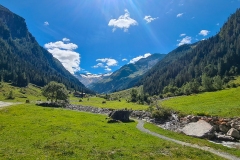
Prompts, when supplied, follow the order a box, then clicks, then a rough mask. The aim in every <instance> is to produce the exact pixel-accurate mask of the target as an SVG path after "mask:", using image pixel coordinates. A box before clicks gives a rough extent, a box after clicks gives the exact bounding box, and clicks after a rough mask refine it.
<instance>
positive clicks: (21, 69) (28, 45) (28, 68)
mask: <svg viewBox="0 0 240 160" xmlns="http://www.w3.org/2000/svg"><path fill="white" fill-rule="evenodd" d="M0 33H1V34H0V44H1V45H0V46H1V47H0V68H1V70H0V76H1V78H2V80H4V81H7V82H9V81H11V82H12V84H14V85H17V86H26V85H27V84H28V83H33V84H36V85H38V86H44V85H46V84H47V83H48V82H50V81H57V82H60V83H63V84H64V85H66V87H67V88H69V89H70V88H72V89H75V90H84V91H85V92H89V93H90V92H92V91H90V90H89V89H87V88H86V87H85V86H84V85H83V84H82V83H81V82H79V81H78V80H77V79H76V78H75V77H74V76H73V75H72V74H70V73H69V72H68V71H67V70H66V69H65V68H64V67H63V65H62V64H61V63H60V62H59V61H58V60H57V59H56V58H54V57H53V56H52V54H50V53H49V52H48V51H47V50H45V49H44V48H43V47H41V46H40V45H39V44H38V43H37V41H36V40H35V38H34V37H33V36H32V34H31V33H30V32H29V31H28V29H27V25H26V23H25V19H24V18H22V17H20V16H18V15H17V14H15V13H13V12H11V11H10V10H9V9H7V8H5V7H4V6H2V5H0Z"/></svg>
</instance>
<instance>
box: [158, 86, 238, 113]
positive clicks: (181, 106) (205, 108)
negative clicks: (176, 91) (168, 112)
mask: <svg viewBox="0 0 240 160" xmlns="http://www.w3.org/2000/svg"><path fill="white" fill-rule="evenodd" d="M239 97H240V87H238V88H231V89H226V90H222V91H217V92H205V93H202V94H196V95H191V96H181V97H175V98H171V99H169V100H164V101H162V102H161V105H162V106H163V107H166V108H172V109H174V110H177V111H180V112H181V113H184V114H195V115H196V114H205V115H213V116H220V117H235V116H239V115H240V100H239Z"/></svg>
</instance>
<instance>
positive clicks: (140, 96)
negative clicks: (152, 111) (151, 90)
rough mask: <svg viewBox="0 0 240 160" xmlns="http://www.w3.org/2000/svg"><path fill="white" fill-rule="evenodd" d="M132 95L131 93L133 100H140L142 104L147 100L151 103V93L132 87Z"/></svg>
mask: <svg viewBox="0 0 240 160" xmlns="http://www.w3.org/2000/svg"><path fill="white" fill-rule="evenodd" d="M130 95H131V98H130V101H131V102H138V103H140V104H144V103H145V102H146V103H148V104H149V103H150V100H149V95H148V94H145V93H143V92H141V93H138V91H137V90H136V89H132V90H131V92H130Z"/></svg>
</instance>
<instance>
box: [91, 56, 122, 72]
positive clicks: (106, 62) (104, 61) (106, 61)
mask: <svg viewBox="0 0 240 160" xmlns="http://www.w3.org/2000/svg"><path fill="white" fill-rule="evenodd" d="M96 61H97V62H100V63H98V64H96V65H95V66H92V68H104V70H105V71H108V72H109V71H111V70H112V69H111V68H110V67H112V66H117V64H118V61H116V60H115V59H112V58H101V59H97V60H96Z"/></svg>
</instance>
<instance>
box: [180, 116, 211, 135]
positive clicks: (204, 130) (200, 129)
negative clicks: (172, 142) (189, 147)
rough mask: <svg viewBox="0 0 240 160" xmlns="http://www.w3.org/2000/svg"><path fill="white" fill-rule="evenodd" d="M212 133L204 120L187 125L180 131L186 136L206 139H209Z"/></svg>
mask: <svg viewBox="0 0 240 160" xmlns="http://www.w3.org/2000/svg"><path fill="white" fill-rule="evenodd" d="M213 131H214V130H213V126H211V125H210V124H209V123H207V122H206V121H204V120H199V121H197V122H193V123H189V124H188V125H186V126H185V127H184V128H183V129H182V132H183V133H184V134H186V135H189V136H193V137H198V138H208V139H211V138H212V137H213V136H214V134H213Z"/></svg>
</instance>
